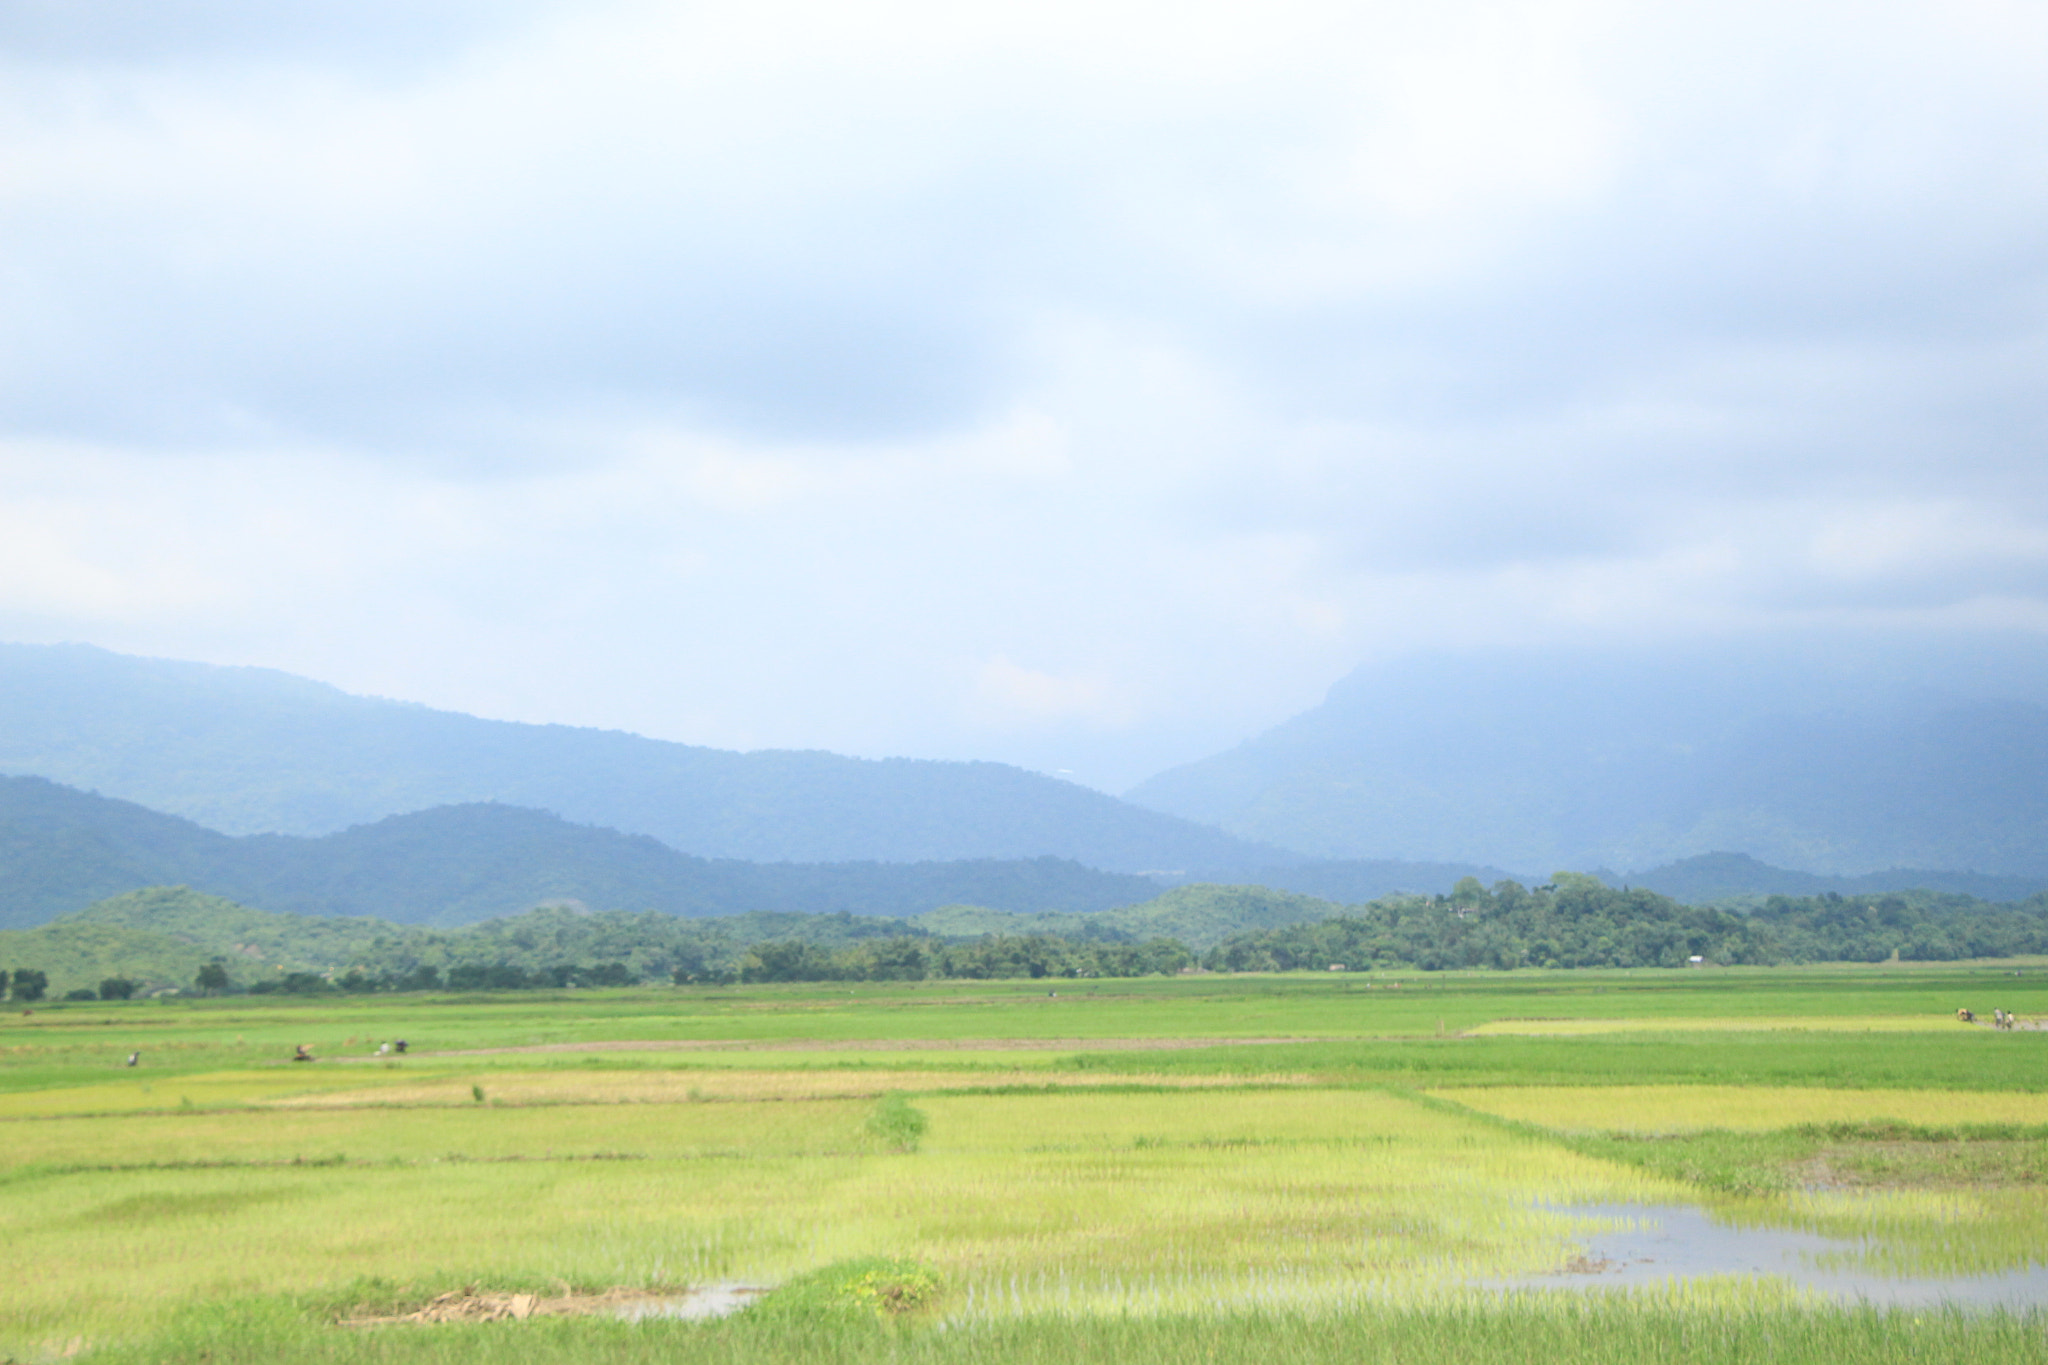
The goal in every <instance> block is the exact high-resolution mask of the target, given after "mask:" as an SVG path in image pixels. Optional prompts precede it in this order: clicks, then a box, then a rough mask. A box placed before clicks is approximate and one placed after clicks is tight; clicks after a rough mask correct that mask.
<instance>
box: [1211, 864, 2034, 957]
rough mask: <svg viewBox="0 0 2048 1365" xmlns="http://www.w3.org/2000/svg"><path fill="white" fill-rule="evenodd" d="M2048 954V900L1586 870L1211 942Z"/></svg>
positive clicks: (1371, 948)
mask: <svg viewBox="0 0 2048 1365" xmlns="http://www.w3.org/2000/svg"><path fill="white" fill-rule="evenodd" d="M2042 952H2048V896H2037V897H2035V898H2034V899H2033V900H2030V901H2027V902H2024V903H2022V904H2019V905H1989V904H1986V903H1984V902H1982V901H1978V900H1974V899H1972V898H1971V897H1968V896H1955V895H1938V894H1935V893H1931V892H1911V893H1893V894H1889V895H1884V896H1877V897H1871V898H1857V899H1848V898H1845V897H1843V896H1841V895H1840V894H1837V893H1835V892H1827V893H1824V894H1822V895H1818V896H1809V897H1790V896H1773V897H1771V898H1770V899H1769V900H1768V901H1766V902H1765V903H1764V904H1763V905H1762V906H1760V907H1758V908H1757V909H1756V910H1755V911H1754V912H1752V913H1748V914H1744V913H1739V912H1737V911H1733V910H1728V909H1722V908H1718V907H1715V906H1706V905H1682V904H1680V903H1679V902H1677V901H1674V900H1672V899H1671V898H1669V897H1667V896H1660V895H1658V894H1657V893H1655V892H1653V891H1645V890H1643V889H1641V888H1634V889H1629V888H1616V887H1610V886H1605V885H1603V884H1602V883H1601V882H1600V881H1599V880H1598V879H1596V878H1593V877H1589V876H1582V875H1579V874H1576V873H1558V874H1557V876H1556V880H1555V881H1554V882H1553V883H1552V884H1551V885H1548V886H1539V887H1536V888H1533V889H1531V888H1527V887H1523V886H1521V885H1519V884H1518V883H1515V882H1511V881H1510V882H1500V883H1497V884H1496V885H1495V886H1494V887H1493V888H1492V889H1491V890H1488V889H1487V888H1485V887H1482V886H1480V885H1479V883H1478V882H1477V881H1475V880H1471V879H1467V880H1466V881H1463V882H1460V883H1459V884H1458V886H1457V888H1456V890H1454V891H1453V892H1452V894H1450V895H1449V896H1437V897H1430V898H1426V899H1425V898H1421V897H1405V898H1389V899H1387V900H1382V901H1375V902H1373V903H1372V904H1370V905H1363V906H1357V907H1353V908H1352V909H1350V910H1348V911H1346V912H1345V913H1344V914H1342V915H1340V916H1337V917H1335V918H1332V919H1327V920H1323V921H1321V922H1319V923H1315V924H1304V925H1294V926H1289V927H1285V928H1279V929H1271V930H1264V931H1260V932H1256V933H1250V934H1242V935H1239V936H1237V937H1235V938H1232V939H1229V940H1227V941H1225V942H1223V943H1220V944H1218V945H1217V946H1216V947H1214V948H1212V949H1211V950H1210V951H1209V952H1208V953H1207V954H1205V955H1204V957H1203V959H1202V965H1203V966H1205V967H1207V968H1209V969H1210V970H1212V971H1294V970H1301V969H1308V970H1327V969H1328V968H1330V967H1333V966H1339V965H1341V966H1342V967H1344V968H1345V969H1346V970H1351V971H1360V970H1365V969H1368V968H1371V967H1393V966H1413V967H1421V968H1423V969H1424V970H1441V969H1446V968H1454V967H1494V968H1509V967H1679V966H1684V965H1686V964H1687V963H1688V962H1692V961H1694V960H1701V961H1706V962H1713V963H1721V964H1751V965H1763V964H1769V963H1785V962H1878V961H1883V960H1885V959H1887V958H1890V957H1893V956H1897V957H1899V958H1901V959H1904V960H1908V961H1947V960H1951V959H1955V958H1961V957H2010V956H2014V955H2016V954H2022V953H2042Z"/></svg>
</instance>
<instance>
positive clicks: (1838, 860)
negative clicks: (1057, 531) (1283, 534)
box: [1126, 641, 2048, 877]
mask: <svg viewBox="0 0 2048 1365" xmlns="http://www.w3.org/2000/svg"><path fill="white" fill-rule="evenodd" d="M2041 653H2042V651H2041V650H2039V649H2036V648H2034V647H2033V646H2031V645H2027V646H2024V647H2021V646H2014V645H2005V646H2001V647H1999V649H1998V650H1997V652H1996V654H1997V656H1996V657H1995V658H1991V659H1988V660H1987V659H1979V658H1973V657H1971V656H1970V653H1969V651H1968V649H1966V648H1964V647H1963V645H1961V644H1958V643H1957V642H1953V641H1945V642H1944V641H1931V642H1929V643H1928V644H1927V645H1926V647H1925V648H1923V649H1919V650H1905V651H1903V657H1873V656H1872V655H1871V654H1869V653H1867V652H1865V653H1859V652H1858V651H1857V650H1855V649H1852V648H1849V647H1848V646H1846V645H1839V644H1834V645H1829V646H1827V647H1826V648H1823V647H1821V646H1819V645H1814V646H1810V647H1804V648H1802V647H1796V646H1792V645H1782V644H1781V645H1779V646H1775V647H1772V648H1764V647H1761V646H1757V647H1746V648H1743V649H1735V648H1732V647H1727V648H1720V649H1713V650H1708V649H1695V650H1691V651H1665V652H1661V653H1659V654H1656V655H1654V656H1651V655H1633V656H1630V655H1600V654H1595V653H1589V652H1584V651H1575V650H1565V649H1551V650H1519V651H1517V650H1496V651H1490V652H1486V653H1473V654H1468V655H1462V656H1460V655H1445V656H1437V657H1433V658H1411V659H1407V660H1404V661H1401V662H1399V663H1395V664H1389V665H1384V666H1378V667H1374V668H1370V669H1364V670H1360V671H1359V672H1358V673H1356V674H1354V675H1352V676H1351V677H1350V678H1348V679H1346V680H1345V681H1344V682H1342V683H1340V684H1339V685H1338V686H1336V687H1334V688H1332V689H1331V691H1330V693H1329V696H1328V697H1327V698H1326V700H1325V701H1324V702H1323V703H1322V704H1321V705H1320V706H1317V707H1315V708H1313V709H1311V710H1309V711H1307V712H1304V713H1302V714H1301V715H1298V716H1296V717H1294V718H1293V719H1292V720H1289V721H1287V722H1286V723H1284V724H1282V725H1280V726H1277V727H1275V728H1274V729H1272V730H1269V731H1267V732H1266V733H1264V734H1261V735H1259V736H1256V737H1255V738H1252V739H1250V740H1247V741H1246V742H1245V743H1243V744H1241V745H1238V746H1237V747H1236V748H1233V749H1231V750H1229V751H1227V752H1225V753H1222V754H1218V755H1215V756H1213V757H1211V758H1207V759H1203V760H1201V761H1199V762H1196V763H1191V764H1187V765H1184V766H1182V767H1179V768H1176V769H1173V770H1171V771H1168V772H1165V773H1161V774H1159V775H1158V776H1155V777H1153V778H1151V779H1149V780H1148V781H1146V782H1144V783H1142V784H1140V785H1139V786H1138V787H1136V788H1134V789H1133V790H1131V791H1130V792H1128V793H1126V795H1127V796H1128V798H1129V799H1131V800H1133V801H1136V802H1138V803H1139V804H1142V805H1146V806H1150V807H1152V808H1154V809H1157V810H1160V811H1164V812H1168V813H1171V814H1174V815H1179V816H1181V817H1183V818H1185V819H1188V820H1193V821H1201V822H1204V823H1207V824H1212V825H1215V826H1217V827H1220V828H1222V829H1224V830H1226V831H1228V832H1230V833H1232V834H1235V835H1237V836H1238V837H1240V838H1244V839H1248V840H1258V841H1264V842H1267V843H1271V844H1277V845H1281V846H1284V847H1287V848H1290V849H1293V850H1295V851H1297V852H1300V853H1304V854H1309V855H1313V856H1318V857H1323V858H1335V859H1358V858H1371V857H1399V858H1406V859H1436V860H1441V861H1445V862H1459V861H1464V862H1486V863H1493V864H1498V865H1505V866H1508V867H1520V868H1529V869H1550V868H1592V867H1619V868H1645V867H1652V866H1655V865H1659V864H1664V863H1669V862H1671V861H1674V860H1678V859H1684V858H1690V857H1695V856H1699V855H1703V854H1707V853H1713V852H1733V853H1740V854H1744V855H1747V856H1749V857H1751V858H1754V859H1758V860H1761V861H1763V862H1766V863H1770V864H1775V865H1778V866H1781V867H1793V868H1803V869H1806V870H1808V871H1810V872H1813V873H1816V874H1825V875H1829V876H1835V877H1843V876H1850V877H1853V876H1856V875H1861V874H1867V873H1872V872H1877V871H1880V870H1883V869H1888V868H1898V867H1917V868H1953V869H1968V870H1971V871H1975V872H1978V873H1985V874H1995V875H2002V876H2009V877H2041V876H2048V706H2043V705H2041V704H2040V701H2039V699H2038V698H2039V696H2040V694H2041V693H2042V691H2043V689H2044V688H2048V659H2044V658H2042V657H2040V656H2041ZM1966 681H1967V682H1968V684H1969V685H1970V686H1971V687H1972V688H1973V689H1976V690H1975V691H1972V692H1967V693H1966V692H1964V691H1963V690H1962V688H1963V685H1964V683H1965V682H1966ZM1945 682H1952V683H1953V685H1952V686H1945V685H1943V684H1944V683H1945ZM2001 694H2002V695H2001Z"/></svg>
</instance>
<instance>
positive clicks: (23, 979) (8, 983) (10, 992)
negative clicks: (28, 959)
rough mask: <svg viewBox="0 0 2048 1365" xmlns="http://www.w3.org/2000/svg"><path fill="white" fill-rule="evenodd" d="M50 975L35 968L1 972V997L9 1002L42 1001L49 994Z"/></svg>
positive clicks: (17, 968) (19, 968) (20, 968)
mask: <svg viewBox="0 0 2048 1365" xmlns="http://www.w3.org/2000/svg"><path fill="white" fill-rule="evenodd" d="M49 990H50V975H49V973H48V972H42V971H38V970H36V969H35V968H34V967H16V968H15V969H14V970H13V971H12V972H0V996H4V997H6V998H7V999H9V1000H19V1001H22V1002H23V1003H26V1002H28V1001H31V1000H40V999H42V998H43V997H44V996H45V995H47V994H49Z"/></svg>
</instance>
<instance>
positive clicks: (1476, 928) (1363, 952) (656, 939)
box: [0, 873, 2048, 1001]
mask: <svg viewBox="0 0 2048 1365" xmlns="http://www.w3.org/2000/svg"><path fill="white" fill-rule="evenodd" d="M1331 909H1332V910H1333V911H1334V912H1335V913H1333V914H1331V915H1330V916H1329V917H1327V918H1323V919H1320V920H1316V921H1313V922H1307V923H1295V924H1291V925H1287V926H1284V927H1278V928H1266V929H1257V930H1250V931H1246V932H1240V933H1236V934H1230V935H1228V936H1226V937H1223V938H1222V939H1221V941H1218V942H1215V943H1214V944H1213V946H1210V947H1208V948H1207V949H1206V950H1205V951H1197V950H1196V949H1194V948H1191V947H1190V946H1189V945H1188V944H1187V943H1186V942H1184V941H1183V940H1181V939H1179V938H1176V937H1171V936H1163V935H1152V936H1148V937H1145V938H1142V939H1140V938H1138V937H1137V936H1136V935H1133V934H1120V933H1118V932H1116V931H1114V930H1112V929H1110V928H1109V927H1108V926H1106V925H1105V924H1103V923H1101V922H1099V921H1096V920H1095V919H1094V917H1087V916H1074V917H1072V918H1073V921H1074V923H1073V928H1072V930H1071V931H1069V932H1066V933H1052V932H1039V931H1037V930H1036V929H1034V930H1033V931H1031V932H1023V933H987V934H980V935H976V936H971V937H965V936H963V937H953V938H948V937H944V936H940V935H937V934H933V933H930V932H926V931H922V930H919V929H917V928H915V927H914V926H912V925H910V924H909V923H907V922H906V921H903V920H883V919H869V918H864V917H861V916H856V915H844V914H841V915H829V916H798V915H789V916H752V917H746V920H747V922H746V923H745V925H744V926H741V925H740V924H739V923H738V922H737V921H734V922H723V921H717V920H679V919H677V918H675V917H673V916H667V915H660V914H655V913H652V912H644V913H626V912H600V913H598V914H594V915H588V914H573V913H570V912H567V911H559V910H539V911H534V912H530V913H529V914H527V915H523V916H518V917H514V918H512V919H508V920H504V921H498V922H494V923H492V924H489V925H479V926H476V927H475V928H474V929H469V930H462V931H456V932H451V933H433V932H421V931H411V932H408V933H404V934H396V935H389V936H379V937H372V938H369V939H366V940H365V941H363V942H362V943H359V944H358V945H357V946H356V949H355V951H354V956H355V957H356V959H357V960H356V961H355V963H353V964H352V965H350V966H348V967H346V968H344V969H337V970H331V971H314V970H292V971H281V970H280V971H276V972H275V974H273V975H267V976H266V975H261V974H259V975H257V977H256V979H255V980H253V981H240V982H238V981H236V980H234V979H233V978H232V976H231V973H230V970H229V968H228V967H227V966H226V965H225V961H224V960H223V959H221V958H216V959H214V960H213V961H211V962H208V963H207V964H206V965H205V966H203V967H201V968H200V970H199V974H198V976H197V978H196V979H195V980H194V982H193V988H194V989H196V990H198V991H200V992H202V993H206V994H220V993H223V992H227V991H250V992H255V993H267V992H282V993H286V994H307V993H323V992H334V991H340V992H349V993H375V992H392V991H505V990H541V989H554V990H560V989H567V988H575V987H604V986H625V985H632V984H637V983H643V982H654V981H667V982H673V983H675V984H677V985H691V984H717V983H755V982H784V981H786V982H803V981H814V982H822V981H921V980H936V979H962V980H974V979H1019V978H1076V977H1134V976H1147V975H1160V974H1171V973H1175V972H1179V971H1183V970H1187V969H1190V968H1197V967H1199V968H1201V969H1205V970H1208V971H1217V972H1253V971H1300V970H1312V971H1327V970H1333V969H1334V970H1341V971H1349V972H1360V971H1372V970H1385V969H1392V968H1398V969H1409V970H1413V969H1421V970H1424V971H1439V970H1451V969H1474V968H1478V969H1496V970H1505V969H1511V968H1517V967H1540V968H1580V967H1682V966H1686V965H1688V964H1691V963H1713V964H1717V965H1769V964H1776V963H1808V962H1874V961H1881V960H1884V959H1887V958H1892V957H1896V958H1899V959H1901V960H1904V961H1918V962H1938V961H1950V960H1955V959H1958V958H1974V957H2012V956H2019V955H2023V954H2036V953H2048V895H2042V896H2036V897H2034V898H2033V899H2032V900H2029V901H2024V902H2020V903H2017V904H1991V903H1986V902H1983V901H1978V900H1974V899H1972V898H1971V897H1968V896H1959V895H1941V894H1936V893H1932V892H1898V893H1888V894H1885V895H1881V896H1867V897H1845V896H1842V895H1840V894H1838V893H1834V892H1829V893H1825V894H1822V895H1817V896H1805V897H1792V896H1773V897H1770V898H1769V899H1767V900H1765V901H1763V902H1761V903H1759V904H1756V905H1754V906H1751V907H1748V908H1735V907H1731V906H1725V905H1724V906H1714V905H1684V904H1681V903H1679V902H1677V901H1675V900H1672V899H1671V898H1669V897H1667V896H1662V895H1659V894H1657V893H1655V892H1651V891H1646V890H1642V889H1640V888H1629V887H1610V886H1607V885H1605V884H1603V883H1602V882H1601V881H1599V880H1598V879H1597V878H1594V877H1590V876H1584V875H1581V874H1576V873H1558V874H1556V876H1555V877H1554V878H1553V880H1552V881H1551V882H1550V883H1548V884H1546V885H1542V886H1536V887H1525V886H1522V885H1520V884H1519V883H1516V882H1512V881H1503V882H1499V883H1496V884H1495V885H1494V886H1492V887H1491V888H1488V887H1485V886H1482V885H1480V884H1479V883H1478V882H1477V881H1476V880H1474V879H1471V878H1467V879H1465V880H1464V881H1462V882H1460V883H1459V884H1458V885H1457V886H1456V887H1455V888H1454V889H1453V890H1452V891H1451V892H1450V893H1449V894H1448V895H1439V896H1390V897H1383V898H1381V899H1380V900H1377V901H1373V902H1370V903H1367V904H1365V905H1359V906H1351V907H1336V906H1332V907H1331ZM237 970H238V971H244V972H246V971H248V970H249V968H248V967H247V966H243V967H239V968H237ZM48 986H49V980H48V977H47V975H46V974H45V973H44V972H42V971H39V970H36V969H32V968H26V967H23V968H17V969H15V970H14V971H12V972H11V973H8V972H0V989H5V990H6V991H7V992H8V995H9V998H11V999H14V1000H18V1001H29V1000H38V999H42V998H43V997H44V994H45V992H46V991H47V990H48ZM137 986H138V983H137V982H136V981H135V980H134V979H132V978H131V977H128V976H115V977H109V978H107V979H106V980H104V981H102V982H101V983H100V988H99V989H98V990H97V991H95V990H92V989H89V988H81V989H79V990H75V991H72V992H70V995H71V996H72V997H74V998H90V999H123V998H126V997H127V996H128V995H130V994H133V993H135V991H136V989H137Z"/></svg>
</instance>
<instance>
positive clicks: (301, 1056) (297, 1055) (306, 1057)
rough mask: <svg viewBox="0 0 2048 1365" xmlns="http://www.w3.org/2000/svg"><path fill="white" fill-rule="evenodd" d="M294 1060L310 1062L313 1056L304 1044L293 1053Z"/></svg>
mask: <svg viewBox="0 0 2048 1365" xmlns="http://www.w3.org/2000/svg"><path fill="white" fill-rule="evenodd" d="M292 1060H293V1061H295V1062H310V1061H312V1060H313V1054H312V1053H310V1052H308V1051H306V1045H305V1044H304V1043H300V1044H299V1046H298V1049H297V1051H295V1052H293V1053H292Z"/></svg>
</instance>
